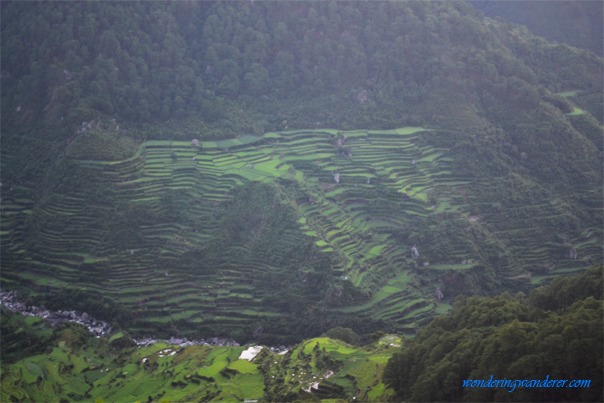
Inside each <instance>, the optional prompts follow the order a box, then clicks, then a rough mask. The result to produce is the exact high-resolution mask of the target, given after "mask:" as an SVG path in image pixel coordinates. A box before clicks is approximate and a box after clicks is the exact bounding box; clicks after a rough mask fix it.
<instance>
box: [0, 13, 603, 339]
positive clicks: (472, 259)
mask: <svg viewBox="0 0 604 403" xmlns="http://www.w3.org/2000/svg"><path fill="white" fill-rule="evenodd" d="M0 7H2V13H1V15H2V48H3V51H4V52H3V54H4V57H3V58H2V69H1V70H2V76H1V77H2V78H1V80H2V88H3V91H2V110H3V113H2V130H3V136H2V139H1V141H2V149H1V153H2V154H1V161H0V162H1V167H2V171H1V175H2V207H3V208H2V211H1V212H0V214H1V217H2V221H1V229H0V231H1V232H0V235H1V242H2V244H1V246H2V254H1V264H2V268H3V270H2V278H1V280H2V286H3V287H6V288H9V289H17V290H19V291H20V292H21V293H24V294H31V297H32V298H34V299H37V300H39V301H42V302H44V303H46V304H50V305H52V306H56V307H77V309H80V310H83V311H88V312H90V313H93V314H95V315H98V316H100V317H104V318H105V319H107V320H111V321H112V322H114V323H118V324H120V325H122V326H123V327H125V328H127V329H129V330H131V331H132V332H134V333H140V334H142V333H144V332H145V331H147V332H149V331H161V332H164V333H166V334H172V333H179V332H180V333H182V334H186V333H202V334H204V335H230V336H231V337H236V338H239V339H241V340H249V339H252V338H256V339H261V340H264V341H267V342H271V343H279V342H281V341H282V340H299V339H300V338H302V337H309V336H311V335H316V334H319V333H320V332H321V331H324V330H326V329H328V328H330V327H334V326H337V325H346V326H349V327H353V328H355V329H356V330H357V331H358V332H359V333H362V334H365V335H367V334H369V333H371V332H373V331H374V330H376V329H378V328H381V327H390V328H392V329H395V330H397V331H404V332H407V333H414V332H415V331H416V330H417V329H418V328H419V327H420V326H421V325H422V324H424V323H426V322H427V321H428V320H429V319H430V318H431V317H432V316H433V315H434V314H435V313H436V312H441V311H444V310H446V309H447V304H448V302H450V300H451V299H452V298H453V297H454V296H456V295H458V294H475V293H479V294H480V293H495V292H497V291H499V290H501V289H507V290H511V291H517V290H525V289H528V288H530V287H533V286H534V285H536V284H539V283H541V282H542V281H546V280H548V279H549V278H552V277H555V276H558V275H561V274H566V273H569V272H575V271H581V270H584V269H585V268H586V267H588V266H589V265H590V264H593V263H597V262H600V261H601V260H602V246H601V245H602V226H601V223H602V186H601V183H602V158H601V155H602V154H601V153H602V150H603V144H602V126H601V122H602V104H601V100H602V97H601V95H602V66H603V63H602V59H601V58H599V57H597V56H595V55H593V54H591V53H589V52H587V51H581V50H578V49H574V48H570V47H568V46H565V45H556V44H551V43H548V42H546V41H545V40H543V39H541V38H538V37H535V36H532V35H531V34H529V33H528V31H526V30H524V29H521V28H519V27H517V26H512V25H507V24H504V23H502V22H498V21H494V20H491V19H488V18H484V17H483V16H481V15H480V14H479V13H478V12H476V11H475V10H473V9H472V8H471V7H469V6H467V5H465V4H464V3H461V2H453V3H450V2H443V3H438V2H393V3H386V2H384V3H379V4H378V5H377V6H375V7H374V5H372V4H369V3H363V2H332V3H308V2H283V3H268V2H256V3H254V2H249V3H248V2H245V3H243V2H241V3H232V2H215V3H210V2H201V3H195V2H177V3H155V2H143V3H119V2H117V3H77V4H67V3H52V2H47V3H44V2H42V3H27V4H24V3H20V2H2V3H1V4H0ZM30 44H35V45H30ZM325 127H332V128H334V129H323V128H325ZM271 130H272V131H271ZM193 139H195V140H199V142H198V143H195V142H192V140H193ZM336 174H339V176H337V178H338V180H336ZM414 245H415V247H416V248H417V249H418V250H419V257H417V256H415V258H414V256H412V252H411V248H412V247H413V246H414ZM437 289H438V290H439V291H440V294H439V293H437V292H436V291H437ZM441 294H442V295H443V296H441ZM437 296H438V297H437ZM443 297H444V299H443Z"/></svg>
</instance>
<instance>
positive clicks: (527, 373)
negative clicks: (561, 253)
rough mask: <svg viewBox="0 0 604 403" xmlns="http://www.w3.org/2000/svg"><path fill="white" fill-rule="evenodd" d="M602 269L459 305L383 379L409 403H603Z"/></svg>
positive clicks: (408, 348)
mask: <svg viewBox="0 0 604 403" xmlns="http://www.w3.org/2000/svg"><path fill="white" fill-rule="evenodd" d="M602 293H603V288H602V267H601V266H599V267H592V268H591V269H589V270H588V271H587V272H585V273H584V274H582V275H579V276H575V277H567V278H557V279H556V280H554V281H553V282H552V283H550V284H549V285H547V286H544V287H540V288H537V289H535V290H534V291H533V292H532V293H531V294H530V295H529V296H526V295H524V294H519V295H516V296H511V295H509V294H502V295H500V296H497V297H492V298H485V297H470V298H465V299H463V300H460V301H458V303H457V304H456V305H455V306H454V308H453V311H452V312H451V314H450V315H448V316H445V317H440V318H438V319H436V320H434V321H433V322H432V323H431V324H430V325H429V326H427V327H426V328H425V329H423V330H422V331H421V332H420V334H419V335H418V336H417V337H416V338H415V339H414V340H410V341H409V342H408V343H406V344H405V345H404V346H403V348H402V350H401V352H399V353H398V354H397V355H395V356H393V358H392V359H391V360H390V362H389V363H388V366H387V367H386V370H385V372H384V379H385V381H386V382H387V383H389V384H390V385H391V386H392V387H393V388H394V389H395V390H396V391H397V392H398V393H399V396H400V397H401V398H402V399H404V400H406V401H602V397H603V396H602V393H603V389H602V387H603V385H602V379H603V375H604V374H603V372H602V368H603V366H602V357H603V350H602V349H603V346H604V339H603V334H602V327H603V321H602V318H603V313H604V311H603V305H602V302H603V301H602V295H603V294H602ZM491 375H493V376H494V378H495V379H512V380H514V379H545V377H546V376H547V375H549V377H550V378H552V379H569V380H572V379H587V380H591V385H590V387H589V388H577V389H572V388H570V389H569V388H562V389H560V388H538V389H530V388H526V389H517V390H514V391H513V392H509V391H508V390H507V389H506V388H462V382H463V380H466V379H472V380H476V379H485V380H488V379H489V377H490V376H491Z"/></svg>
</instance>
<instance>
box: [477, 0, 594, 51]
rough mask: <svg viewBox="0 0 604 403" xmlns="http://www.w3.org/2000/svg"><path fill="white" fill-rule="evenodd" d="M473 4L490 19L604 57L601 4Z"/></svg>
mask: <svg viewBox="0 0 604 403" xmlns="http://www.w3.org/2000/svg"><path fill="white" fill-rule="evenodd" d="M469 3H470V4H471V5H472V6H474V7H476V8H477V9H478V10H480V11H482V12H483V13H484V14H485V15H486V16H488V17H491V18H496V17H500V18H503V19H505V20H506V21H509V22H513V23H515V24H521V25H525V26H527V27H528V29H529V30H530V31H531V32H533V33H534V34H536V35H540V36H543V37H544V38H546V39H548V40H550V41H555V42H559V43H566V44H568V45H571V46H575V47H578V48H582V49H588V50H590V51H592V52H594V53H595V54H597V55H599V56H602V54H603V53H604V42H603V41H604V31H603V30H602V29H603V28H602V15H604V4H602V2H601V1H594V0H585V1H563V0H562V1H536V0H533V1H530V0H529V1H488V0H487V1H482V0H472V1H470V2H469Z"/></svg>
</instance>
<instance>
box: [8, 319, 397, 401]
mask: <svg viewBox="0 0 604 403" xmlns="http://www.w3.org/2000/svg"><path fill="white" fill-rule="evenodd" d="M7 316H8V317H9V318H10V320H19V319H15V318H18V315H7ZM24 331H25V332H37V330H36V329H35V328H34V327H32V326H31V324H28V325H26V326H25V327H24ZM82 331H84V332H85V330H83V329H80V328H79V326H77V325H64V326H63V327H62V328H59V329H57V330H55V331H54V333H53V334H54V337H53V340H52V342H48V341H45V342H43V343H42V345H45V346H48V345H51V347H49V349H48V352H47V354H39V355H35V354H34V355H29V356H28V357H27V358H22V359H20V360H19V361H16V362H15V363H13V364H11V365H7V364H6V362H4V363H3V368H2V373H3V376H2V388H1V392H0V393H1V396H0V400H2V401H3V402H8V401H21V400H33V401H39V400H44V401H48V400H52V401H62V400H80V401H83V400H86V401H96V400H98V399H102V400H103V401H155V402H163V401H193V400H195V401H197V400H203V401H209V400H220V401H224V400H239V401H242V400H245V399H249V400H256V399H260V400H262V399H268V400H275V401H285V400H291V399H294V398H309V397H310V398H311V399H312V398H315V399H317V398H320V399H323V398H345V399H346V398H352V397H353V396H356V398H357V399H361V400H367V399H368V398H369V396H371V399H374V400H378V401H379V400H384V399H387V398H388V397H389V396H391V395H392V390H391V389H389V388H386V387H385V386H384V384H383V383H382V382H381V380H380V379H381V374H382V370H383V368H384V366H385V365H386V362H387V361H388V358H390V356H391V355H392V354H393V353H394V351H395V348H393V347H392V346H391V344H390V343H391V341H392V340H399V342H400V337H397V336H394V335H385V336H383V337H382V338H381V339H379V340H378V342H376V343H375V345H372V346H366V347H363V348H361V347H352V346H350V345H348V344H346V343H344V342H342V341H339V340H333V339H329V338H326V337H324V338H316V339H311V340H307V341H305V342H304V343H302V344H300V345H298V346H296V347H295V348H293V349H292V350H290V351H287V352H284V353H275V352H271V351H270V350H269V349H268V348H266V347H265V348H263V349H262V351H261V352H260V353H259V354H258V355H257V356H256V357H255V358H254V359H253V360H252V361H248V360H245V359H240V358H239V357H240V355H241V353H242V351H244V350H245V347H210V346H202V345H197V346H188V347H179V346H174V345H169V344H166V343H156V344H153V345H150V346H147V347H138V348H132V347H122V348H116V347H115V340H113V342H112V339H116V337H117V338H120V337H127V336H124V335H117V336H113V337H112V338H111V339H108V340H107V339H94V338H88V339H83V340H80V341H79V342H78V343H74V342H73V341H72V340H73V337H72V336H70V335H71V334H72V333H73V332H82ZM4 343H5V341H4V339H3V342H2V345H3V348H4V345H5V344H4ZM38 347H40V345H38ZM3 353H4V350H3Z"/></svg>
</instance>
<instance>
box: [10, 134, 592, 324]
mask: <svg viewBox="0 0 604 403" xmlns="http://www.w3.org/2000/svg"><path fill="white" fill-rule="evenodd" d="M426 133H428V131H427V130H426V129H423V128H420V127H407V128H400V129H396V130H381V131H380V130H358V131H349V132H344V131H337V130H328V129H324V130H323V129H321V130H295V131H285V132H271V133H266V134H264V135H263V136H242V137H239V138H235V139H230V140H221V141H207V142H203V147H200V148H198V147H195V146H193V145H192V144H191V143H190V142H184V141H160V140H153V141H147V142H145V143H143V144H141V145H140V147H139V149H138V151H137V152H136V154H135V155H133V156H132V157H130V158H127V159H124V160H122V161H97V160H75V161H73V162H74V163H75V164H76V166H77V169H78V176H79V177H82V178H84V179H82V180H81V181H80V182H78V184H77V186H75V185H74V186H65V187H63V188H61V190H58V191H57V193H55V194H53V195H52V196H51V197H50V198H49V199H48V200H46V201H45V203H43V204H42V207H41V208H37V209H36V210H35V211H34V210H33V206H34V203H33V201H32V200H31V199H30V198H28V195H29V192H28V191H27V189H23V191H20V190H19V189H16V190H15V191H13V192H12V193H10V194H7V195H6V196H3V210H2V222H1V227H0V233H1V234H2V248H3V255H4V257H5V260H4V261H3V276H2V285H3V286H6V287H7V288H11V287H13V286H15V285H20V284H33V285H35V286H38V287H33V290H34V291H33V292H34V294H35V293H43V292H45V290H46V289H45V288H44V287H50V288H51V289H58V288H60V287H66V288H72V289H82V288H86V289H88V290H95V291H97V292H99V293H102V294H103V295H106V296H107V297H108V298H110V299H111V300H113V301H114V302H115V303H117V304H118V305H119V306H120V307H122V308H123V309H124V310H125V311H127V312H129V313H130V315H131V317H132V318H135V320H132V321H131V322H130V323H129V326H130V329H129V330H131V331H133V332H134V333H145V332H146V331H149V329H157V328H160V327H163V328H165V327H166V325H171V326H177V327H178V326H180V328H181V329H182V327H183V326H185V324H188V325H186V327H187V328H190V330H191V331H192V332H196V334H199V333H201V334H206V335H212V333H213V332H214V329H215V326H216V325H221V326H223V325H224V326H223V327H222V328H223V329H224V328H228V329H230V328H232V329H235V328H238V327H239V328H241V327H242V326H250V325H252V324H254V323H256V322H258V321H259V320H273V319H275V320H276V319H278V318H281V317H286V316H284V315H285V314H284V312H282V311H281V310H280V309H279V307H278V306H274V305H270V304H267V303H266V298H267V296H269V295H270V290H271V289H270V287H268V286H266V283H263V282H266V281H267V280H266V279H267V278H269V279H270V276H279V275H281V274H282V273H285V271H284V270H285V269H284V267H283V266H282V265H281V264H271V263H270V262H286V261H287V256H288V255H289V252H288V251H293V250H296V249H297V248H298V247H299V245H300V238H299V237H300V236H301V237H306V238H305V239H307V240H308V242H309V244H311V245H314V247H315V248H316V249H317V251H319V252H322V253H324V254H327V255H329V256H330V257H331V259H332V260H331V261H332V262H334V265H332V266H331V267H329V268H326V269H325V270H328V272H329V273H328V274H329V275H331V276H333V278H336V279H339V280H337V281H345V282H350V284H351V285H352V286H353V287H355V288H357V289H359V290H363V292H365V293H366V294H367V295H368V296H369V298H368V299H367V300H364V301H359V302H358V303H356V304H352V305H349V306H345V307H339V308H333V309H332V308H331V307H329V306H328V307H324V308H326V309H328V310H329V311H330V312H331V313H333V314H334V315H335V314H353V315H358V314H363V315H368V316H372V317H375V318H378V319H380V320H383V321H387V322H388V323H390V324H392V325H393V326H394V327H395V328H397V329H399V330H400V331H403V332H410V333H412V332H414V330H415V329H416V327H417V326H418V323H419V322H421V321H422V320H424V319H427V318H429V317H431V316H432V315H433V314H434V313H435V312H436V311H435V306H437V304H436V303H435V302H434V296H433V293H434V290H435V288H436V287H444V286H446V284H445V283H444V282H443V278H444V277H443V276H445V275H446V273H449V272H459V273H474V274H473V275H476V274H475V273H477V270H479V269H480V268H481V267H484V266H485V265H486V264H487V256H488V254H489V253H495V254H502V253H504V254H507V253H508V252H503V251H504V250H508V249H511V251H510V252H509V256H507V255H506V256H507V258H502V259H500V260H499V261H497V262H495V263H493V261H491V262H488V264H489V266H490V267H492V268H493V269H494V270H496V271H497V273H498V274H499V275H501V276H502V277H503V278H508V279H517V278H519V277H518V276H522V275H525V274H526V273H527V271H526V270H527V268H531V267H537V266H539V267H541V266H546V267H547V266H548V265H549V266H552V267H553V268H552V269H551V270H549V271H548V272H547V275H541V274H540V275H539V276H536V277H533V278H532V282H538V281H540V280H544V279H546V278H547V277H549V276H554V275H556V274H559V272H560V273H562V271H563V272H564V273H567V272H569V271H571V272H572V271H577V270H582V269H584V268H585V267H586V266H587V265H588V264H590V263H591V262H593V261H594V260H597V259H598V258H599V257H600V255H601V248H599V246H598V245H599V243H598V242H599V241H598V240H599V239H601V231H600V230H599V229H598V228H588V229H584V230H583V233H582V234H581V235H580V236H578V237H576V238H574V239H570V240H569V242H570V243H572V244H574V245H576V249H577V252H578V255H579V256H580V258H579V259H577V260H573V261H568V260H564V259H563V256H561V252H560V247H559V245H556V244H553V243H549V244H548V243H547V242H545V243H544V242H542V238H540V237H539V236H537V237H536V236H535V235H534V233H533V232H532V231H531V228H527V226H526V225H525V222H524V221H523V220H522V219H520V218H518V219H509V220H507V221H506V222H505V225H499V224H498V225H493V224H494V223H495V222H498V221H500V220H501V218H500V216H501V214H502V213H497V214H495V213H494V214H492V215H488V214H483V215H481V216H480V217H479V216H471V215H470V211H471V208H472V206H467V205H466V204H465V201H464V196H463V188H468V189H474V190H475V191H477V192H480V189H481V187H488V186H489V183H488V182H485V183H481V182H480V181H476V180H475V179H474V178H464V177H460V176H459V175H455V173H453V172H452V169H451V162H452V158H451V156H450V155H448V152H447V150H445V149H439V148H436V147H432V146H428V145H426V144H425V142H422V141H421V139H422V136H424V135H425V134H426ZM344 138H345V140H344V144H343V145H342V146H338V145H337V144H336V143H337V139H344ZM251 183H263V184H266V185H267V186H269V187H270V188H271V189H272V191H273V192H274V193H275V194H276V195H277V198H278V201H279V203H280V204H281V205H282V206H285V207H286V208H287V209H289V211H291V212H292V214H293V219H292V220H291V223H288V224H287V225H288V226H289V228H291V229H292V232H288V233H284V234H282V236H281V239H280V242H281V245H283V249H282V250H278V249H273V250H272V251H271V254H270V255H266V254H265V255H263V254H262V253H266V252H262V251H259V250H257V249H254V248H253V247H252V246H250V245H251V244H241V245H220V247H221V248H223V256H222V257H221V259H220V260H219V261H212V262H213V263H212V262H207V261H205V260H203V252H200V251H203V250H204V249H203V248H204V247H206V246H207V245H211V243H212V242H213V240H215V239H216V234H218V233H221V231H223V228H222V227H221V226H220V225H221V224H220V222H221V221H220V219H217V218H216V214H217V211H221V210H219V209H220V208H221V206H224V205H225V204H228V203H230V202H233V200H234V197H235V196H234V194H235V190H237V189H238V188H241V187H244V186H247V185H249V184H251ZM95 192H96V193H95ZM161 203H163V204H161ZM158 206H159V207H158ZM161 206H163V207H161ZM166 206H168V208H166ZM160 207H161V208H160ZM526 209H530V212H531V214H532V216H533V219H535V220H539V222H543V223H544V224H543V225H545V226H547V225H548V224H547V222H548V219H550V218H551V217H555V216H557V215H558V214H560V212H559V210H558V209H557V208H556V206H553V205H546V204H538V205H535V206H526ZM502 210H504V209H503V208H502ZM527 211H528V210H527ZM504 213H505V211H504ZM32 214H33V215H35V216H36V219H37V220H43V221H44V222H45V223H47V225H46V226H45V227H43V228H40V229H39V230H38V231H37V233H36V237H35V239H30V237H29V235H28V232H27V229H28V228H30V227H29V226H30V225H31V216H32ZM130 214H137V215H138V216H137V217H142V218H140V219H138V221H136V222H134V221H132V224H131V225H128V223H129V222H130V221H128V220H130ZM111 215H113V216H119V217H123V220H122V221H123V222H119V221H120V220H117V221H118V222H115V223H111V224H110V223H107V222H105V221H103V220H101V219H100V218H99V217H107V216H111ZM445 222H449V223H454V225H455V226H456V227H455V228H456V229H455V234H457V235H456V236H450V237H449V236H448V237H447V240H446V242H443V243H442V245H440V244H439V245H438V246H437V245H430V244H420V245H418V248H419V250H420V253H421V257H420V259H419V260H415V259H412V257H411V254H410V248H411V246H412V244H411V243H410V242H412V241H410V240H411V239H415V238H417V236H415V238H414V235H413V234H416V233H418V232H419V233H420V235H421V234H430V233H432V232H435V233H436V231H440V228H441V227H442V225H443V223H445ZM552 225H555V223H553V224H552ZM552 230H555V229H554V228H552ZM461 234H474V235H467V236H466V235H463V236H462V235H461ZM120 235H122V236H120ZM108 236H120V237H119V240H112V239H107V237H108ZM424 238H426V237H425V236H424ZM420 239H422V238H421V236H420ZM426 239H431V238H430V237H429V236H428V237H427V238H426ZM501 239H505V240H506V241H505V242H507V243H504V244H502V243H501ZM510 240H512V241H510ZM431 241H438V239H437V238H436V237H434V239H431ZM478 241H480V242H483V241H484V242H485V245H487V246H486V247H484V246H482V245H479V246H477V244H476V242H478ZM431 243H432V242H431ZM493 251H495V252H493ZM194 253H197V254H198V255H191V254H194ZM6 256H10V259H8V258H6ZM186 256H200V257H196V258H191V259H189V260H187V262H188V263H187V264H186V265H183V259H184V257H186ZM468 259H471V260H472V264H467V263H463V262H464V261H466V260H468ZM560 262H563V263H564V264H560ZM291 263H295V262H290V263H288V264H291ZM562 268H563V269H562ZM528 278H529V279H530V278H531V276H530V275H529V276H528ZM420 280H421V281H420ZM250 284H254V285H250ZM263 284H264V285H263ZM246 285H247V286H249V287H248V288H245V287H244V288H242V286H246ZM444 288H445V294H447V290H446V287H444ZM439 309H440V308H439ZM177 323H178V324H180V325H176V324H177Z"/></svg>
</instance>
